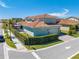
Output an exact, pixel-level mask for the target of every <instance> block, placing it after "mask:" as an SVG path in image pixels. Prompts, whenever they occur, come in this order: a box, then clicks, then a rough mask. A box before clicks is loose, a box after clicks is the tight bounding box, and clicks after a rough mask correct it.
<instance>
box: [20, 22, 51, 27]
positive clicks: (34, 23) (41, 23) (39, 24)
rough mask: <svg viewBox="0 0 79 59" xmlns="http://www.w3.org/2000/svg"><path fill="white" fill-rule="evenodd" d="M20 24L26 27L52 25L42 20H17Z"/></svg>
mask: <svg viewBox="0 0 79 59" xmlns="http://www.w3.org/2000/svg"><path fill="white" fill-rule="evenodd" d="M19 23H20V24H21V25H23V26H28V27H47V26H52V25H48V24H46V23H44V22H37V21H34V22H28V21H21V22H19Z"/></svg>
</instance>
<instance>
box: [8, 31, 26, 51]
mask: <svg viewBox="0 0 79 59" xmlns="http://www.w3.org/2000/svg"><path fill="white" fill-rule="evenodd" d="M8 34H9V35H10V31H9V30H8ZM11 38H12V41H13V42H14V44H15V45H16V47H17V49H18V50H26V51H27V49H26V48H25V47H24V45H23V44H22V43H21V42H20V41H19V40H18V39H17V38H16V37H15V35H14V34H13V33H12V32H11Z"/></svg>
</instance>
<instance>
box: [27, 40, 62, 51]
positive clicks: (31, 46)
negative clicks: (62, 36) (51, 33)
mask: <svg viewBox="0 0 79 59" xmlns="http://www.w3.org/2000/svg"><path fill="white" fill-rule="evenodd" d="M62 42H63V41H56V42H51V43H48V44H42V45H30V46H28V45H26V48H27V49H30V50H33V49H40V48H46V47H49V46H53V45H56V44H59V43H62Z"/></svg>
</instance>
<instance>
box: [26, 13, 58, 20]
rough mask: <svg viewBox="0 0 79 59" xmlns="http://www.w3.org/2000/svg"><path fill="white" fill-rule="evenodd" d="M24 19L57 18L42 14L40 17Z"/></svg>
mask: <svg viewBox="0 0 79 59" xmlns="http://www.w3.org/2000/svg"><path fill="white" fill-rule="evenodd" d="M26 18H32V19H41V18H57V17H56V16H51V15H48V14H42V15H37V16H28V17H26Z"/></svg>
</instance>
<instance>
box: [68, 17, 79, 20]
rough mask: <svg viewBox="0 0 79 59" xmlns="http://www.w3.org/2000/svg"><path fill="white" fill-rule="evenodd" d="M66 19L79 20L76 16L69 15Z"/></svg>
mask: <svg viewBox="0 0 79 59" xmlns="http://www.w3.org/2000/svg"><path fill="white" fill-rule="evenodd" d="M67 20H74V21H79V18H77V17H69V18H67Z"/></svg>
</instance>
